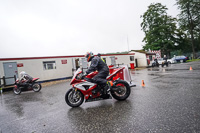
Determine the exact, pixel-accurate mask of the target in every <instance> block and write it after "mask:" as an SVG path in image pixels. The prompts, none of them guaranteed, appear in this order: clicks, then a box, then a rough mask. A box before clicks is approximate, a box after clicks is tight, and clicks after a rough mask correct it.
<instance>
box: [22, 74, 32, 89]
mask: <svg viewBox="0 0 200 133" xmlns="http://www.w3.org/2000/svg"><path fill="white" fill-rule="evenodd" d="M20 76H21V79H20V80H25V82H23V83H20V85H25V86H26V85H29V83H30V82H31V81H32V80H33V78H32V77H31V76H30V75H28V74H27V73H26V72H25V71H22V72H20Z"/></svg>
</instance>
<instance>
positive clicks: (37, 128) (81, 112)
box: [0, 62, 200, 133]
mask: <svg viewBox="0 0 200 133" xmlns="http://www.w3.org/2000/svg"><path fill="white" fill-rule="evenodd" d="M190 66H192V68H193V70H192V71H190V70H189V68H190ZM130 72H131V77H132V80H133V81H134V82H135V83H136V85H137V86H136V87H133V88H132V90H131V91H132V92H131V95H130V97H129V98H128V99H127V100H126V101H121V102H119V101H116V100H115V99H109V100H103V101H96V102H88V103H83V104H82V105H81V106H80V107H78V108H71V107H69V106H68V105H67V104H66V103H65V100H64V97H65V93H66V91H67V90H68V89H69V87H70V85H69V82H63V83H59V84H55V85H52V86H47V87H44V88H42V90H41V92H38V93H35V92H32V91H29V92H22V93H21V95H15V94H13V92H11V91H10V92H5V93H3V94H2V95H0V133H1V132H2V133H81V132H83V133H87V132H89V133H91V132H94V133H96V132H100V133H101V132H102V133H108V132H114V133H144V132H145V133H146V132H147V133H156V132H158V133H182V132H186V133H200V62H191V63H182V64H172V65H170V66H169V67H164V68H162V67H159V68H157V67H155V68H146V69H142V70H132V71H130ZM142 80H144V83H145V87H142V86H141V84H142Z"/></svg>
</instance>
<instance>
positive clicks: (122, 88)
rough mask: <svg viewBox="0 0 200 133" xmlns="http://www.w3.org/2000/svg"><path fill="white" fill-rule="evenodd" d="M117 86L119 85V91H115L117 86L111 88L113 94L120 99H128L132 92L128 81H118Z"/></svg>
mask: <svg viewBox="0 0 200 133" xmlns="http://www.w3.org/2000/svg"><path fill="white" fill-rule="evenodd" d="M115 86H116V87H117V91H115V88H113V89H112V88H111V95H112V96H113V97H114V98H115V99H116V100H119V101H123V100H126V99H127V98H128V97H129V95H130V93H131V89H130V86H129V84H128V83H127V82H126V81H123V80H121V81H118V82H117V83H116V84H115Z"/></svg>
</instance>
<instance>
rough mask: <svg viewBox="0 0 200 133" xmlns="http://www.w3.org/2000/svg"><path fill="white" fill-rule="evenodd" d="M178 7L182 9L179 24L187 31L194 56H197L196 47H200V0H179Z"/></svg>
mask: <svg viewBox="0 0 200 133" xmlns="http://www.w3.org/2000/svg"><path fill="white" fill-rule="evenodd" d="M176 4H177V5H178V9H180V11H181V12H180V14H179V15H178V17H179V20H178V21H179V25H180V28H181V29H182V30H183V31H185V32H186V35H187V38H190V44H191V46H192V52H193V57H194V58H195V57H196V54H195V49H196V50H198V48H199V45H200V44H199V43H200V41H199V38H200V10H199V9H200V0H177V3H176Z"/></svg>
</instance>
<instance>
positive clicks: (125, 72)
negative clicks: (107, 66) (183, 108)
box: [119, 65, 136, 87]
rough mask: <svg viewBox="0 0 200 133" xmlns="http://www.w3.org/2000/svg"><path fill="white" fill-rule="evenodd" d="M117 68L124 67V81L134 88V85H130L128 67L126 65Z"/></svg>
mask: <svg viewBox="0 0 200 133" xmlns="http://www.w3.org/2000/svg"><path fill="white" fill-rule="evenodd" d="M119 67H124V69H123V76H124V80H125V81H126V82H128V83H129V85H130V86H131V87H133V86H136V85H135V84H133V83H132V80H131V75H130V72H129V69H128V66H127V65H119Z"/></svg>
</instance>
